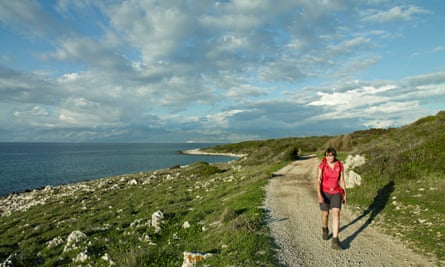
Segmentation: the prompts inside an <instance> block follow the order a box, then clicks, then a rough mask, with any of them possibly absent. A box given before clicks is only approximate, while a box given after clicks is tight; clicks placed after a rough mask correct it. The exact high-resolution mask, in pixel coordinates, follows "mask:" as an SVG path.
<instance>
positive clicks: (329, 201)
mask: <svg viewBox="0 0 445 267" xmlns="http://www.w3.org/2000/svg"><path fill="white" fill-rule="evenodd" d="M325 158H326V160H325V159H323V160H322V162H321V163H320V165H319V166H318V176H317V180H318V186H317V193H318V203H320V210H321V214H322V215H321V223H322V237H323V240H328V238H329V230H328V221H329V211H330V210H331V211H332V248H334V249H342V247H341V244H340V240H339V239H338V230H339V228H340V210H341V205H342V203H346V184H345V178H344V167H343V164H342V163H341V162H340V161H339V160H337V152H336V151H335V149H334V148H332V147H329V148H328V149H326V152H325Z"/></svg>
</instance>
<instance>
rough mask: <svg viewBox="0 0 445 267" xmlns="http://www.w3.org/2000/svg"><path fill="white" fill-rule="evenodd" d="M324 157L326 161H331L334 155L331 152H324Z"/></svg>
mask: <svg viewBox="0 0 445 267" xmlns="http://www.w3.org/2000/svg"><path fill="white" fill-rule="evenodd" d="M326 159H327V160H328V162H330V163H332V162H334V160H335V156H334V154H332V153H326Z"/></svg>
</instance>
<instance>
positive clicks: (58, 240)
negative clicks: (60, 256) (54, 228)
mask: <svg viewBox="0 0 445 267" xmlns="http://www.w3.org/2000/svg"><path fill="white" fill-rule="evenodd" d="M47 244H48V248H54V247H58V246H60V245H61V244H63V239H62V238H61V237H60V236H57V237H54V238H53V239H52V240H50V241H48V242H47Z"/></svg>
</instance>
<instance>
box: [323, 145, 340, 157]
mask: <svg viewBox="0 0 445 267" xmlns="http://www.w3.org/2000/svg"><path fill="white" fill-rule="evenodd" d="M327 154H332V155H334V157H336V156H337V151H336V150H335V148H333V147H328V148H327V149H326V151H325V152H324V155H325V156H326V155H327Z"/></svg>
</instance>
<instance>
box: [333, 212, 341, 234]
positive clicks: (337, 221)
mask: <svg viewBox="0 0 445 267" xmlns="http://www.w3.org/2000/svg"><path fill="white" fill-rule="evenodd" d="M339 228H340V209H338V208H334V209H332V237H333V238H337V237H338V229H339Z"/></svg>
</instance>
